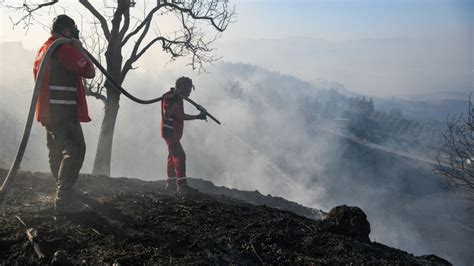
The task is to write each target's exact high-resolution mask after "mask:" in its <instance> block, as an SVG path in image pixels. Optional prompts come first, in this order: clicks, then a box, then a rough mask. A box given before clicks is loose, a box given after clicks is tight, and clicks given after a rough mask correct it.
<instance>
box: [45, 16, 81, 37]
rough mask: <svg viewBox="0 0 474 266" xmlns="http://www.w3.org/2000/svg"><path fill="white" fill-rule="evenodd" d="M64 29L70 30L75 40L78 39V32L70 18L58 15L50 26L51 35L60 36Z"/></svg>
mask: <svg viewBox="0 0 474 266" xmlns="http://www.w3.org/2000/svg"><path fill="white" fill-rule="evenodd" d="M65 28H69V29H71V35H72V36H73V37H75V38H79V30H78V29H77V27H76V23H75V22H74V20H73V19H72V18H70V17H69V16H67V15H59V16H57V17H55V18H54V20H53V24H52V25H51V33H58V34H61V33H62V32H63V30H64V29H65Z"/></svg>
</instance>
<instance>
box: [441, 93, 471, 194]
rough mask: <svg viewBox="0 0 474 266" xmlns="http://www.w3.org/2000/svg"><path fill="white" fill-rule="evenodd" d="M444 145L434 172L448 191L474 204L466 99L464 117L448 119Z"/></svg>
mask: <svg viewBox="0 0 474 266" xmlns="http://www.w3.org/2000/svg"><path fill="white" fill-rule="evenodd" d="M447 126H448V129H447V131H446V132H445V133H444V134H443V138H444V143H443V146H442V147H441V149H440V151H439V152H438V155H437V157H436V160H437V161H438V167H437V168H436V169H435V172H436V173H438V174H440V175H442V176H445V177H446V182H447V185H448V187H449V188H450V189H451V190H452V191H454V192H455V193H456V195H457V196H458V197H460V198H463V199H467V200H470V201H474V119H473V109H472V100H471V97H469V111H468V116H467V117H465V116H464V115H463V114H460V115H459V116H452V117H448V120H447Z"/></svg>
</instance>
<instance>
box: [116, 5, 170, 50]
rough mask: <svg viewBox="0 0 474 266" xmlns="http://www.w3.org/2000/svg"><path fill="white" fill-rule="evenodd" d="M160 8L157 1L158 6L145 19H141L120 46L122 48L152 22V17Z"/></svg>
mask: <svg viewBox="0 0 474 266" xmlns="http://www.w3.org/2000/svg"><path fill="white" fill-rule="evenodd" d="M160 8H161V5H160V4H159V1H158V4H157V6H156V7H155V8H153V9H152V10H151V11H150V12H149V13H148V15H147V16H146V17H145V19H143V21H142V22H141V23H140V24H139V25H138V26H137V27H136V28H135V29H134V30H133V31H132V32H130V33H129V34H128V35H127V36H126V37H125V38H124V39H123V41H122V46H124V45H125V44H126V43H127V41H128V40H129V39H130V38H131V37H133V36H135V35H136V34H137V33H138V32H140V30H141V29H142V28H143V27H145V26H146V24H147V23H148V22H149V21H151V20H152V18H153V15H154V14H155V13H156V12H157V11H158V10H159V9H160Z"/></svg>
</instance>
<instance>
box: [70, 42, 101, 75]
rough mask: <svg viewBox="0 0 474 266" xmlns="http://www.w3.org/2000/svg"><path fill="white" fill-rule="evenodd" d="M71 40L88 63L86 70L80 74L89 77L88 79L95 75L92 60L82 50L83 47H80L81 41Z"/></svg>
mask: <svg viewBox="0 0 474 266" xmlns="http://www.w3.org/2000/svg"><path fill="white" fill-rule="evenodd" d="M72 40H73V42H72V44H73V45H74V47H76V48H77V49H78V50H79V52H80V53H81V54H82V56H84V58H85V59H86V60H87V61H89V63H90V66H89V68H88V69H87V70H86V72H85V73H84V74H82V77H84V78H89V79H91V78H93V77H95V68H94V64H93V63H92V60H91V59H90V58H89V56H88V55H87V54H86V53H85V52H84V48H83V47H82V43H81V41H79V40H78V39H72Z"/></svg>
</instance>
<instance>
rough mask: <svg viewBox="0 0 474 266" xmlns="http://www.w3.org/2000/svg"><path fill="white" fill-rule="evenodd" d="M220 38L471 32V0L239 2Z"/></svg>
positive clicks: (341, 37)
mask: <svg viewBox="0 0 474 266" xmlns="http://www.w3.org/2000/svg"><path fill="white" fill-rule="evenodd" d="M236 3H237V11H238V13H239V14H238V15H239V18H238V23H237V24H236V27H231V28H230V30H229V32H228V33H226V34H225V36H224V38H225V39H227V38H229V39H234V38H242V37H243V38H285V37H288V36H305V37H314V38H322V39H329V40H347V39H361V38H398V37H410V38H411V37H440V36H442V35H447V34H448V35H451V34H454V35H466V34H472V27H473V25H472V22H473V9H474V2H473V1H469V0H467V1H459V0H352V1H350V0H349V1H347V0H346V1H337V0H336V1H329V0H326V1H318V0H316V1H315V0H296V1H282V0H272V1H270V0H267V1H265V0H240V1H237V2H236Z"/></svg>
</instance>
